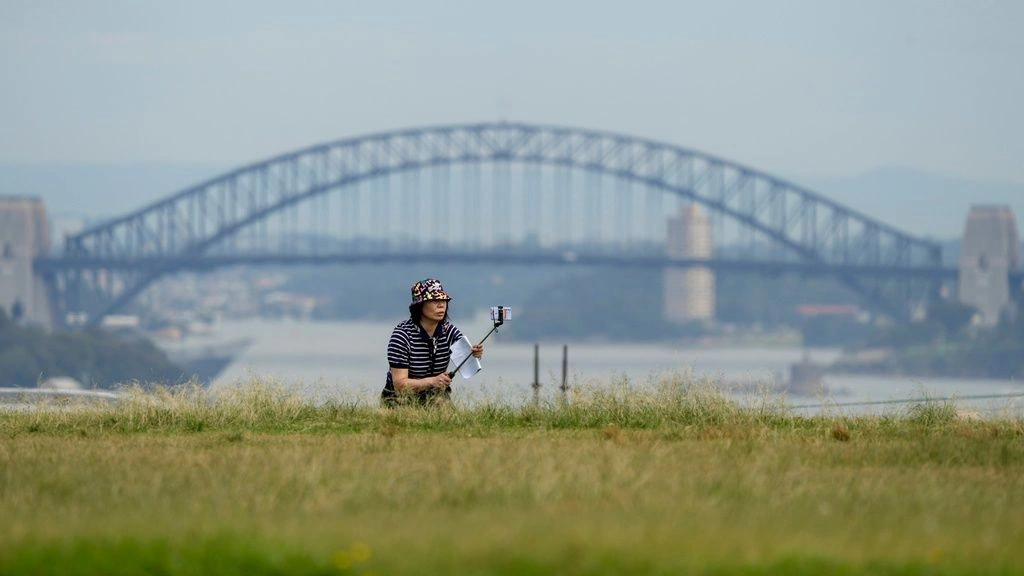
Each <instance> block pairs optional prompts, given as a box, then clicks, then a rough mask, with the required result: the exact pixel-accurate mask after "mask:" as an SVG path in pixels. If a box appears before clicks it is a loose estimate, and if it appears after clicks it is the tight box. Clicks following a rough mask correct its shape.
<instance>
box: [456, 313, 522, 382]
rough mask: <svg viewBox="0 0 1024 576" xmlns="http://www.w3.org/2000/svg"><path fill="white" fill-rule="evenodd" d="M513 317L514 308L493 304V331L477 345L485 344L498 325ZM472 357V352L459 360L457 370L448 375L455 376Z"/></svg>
mask: <svg viewBox="0 0 1024 576" xmlns="http://www.w3.org/2000/svg"><path fill="white" fill-rule="evenodd" d="M511 319H512V309H511V308H509V307H508V306H491V321H492V322H494V327H493V328H491V331H490V332H488V333H487V335H486V336H484V337H483V339H482V340H480V342H478V343H477V346H479V345H480V344H483V343H484V340H487V338H488V337H489V336H490V335H491V334H494V332H496V331H497V330H498V326H501V325H502V324H504V323H505V320H511ZM472 357H473V355H472V354H467V355H466V357H465V358H463V359H462V362H459V365H458V366H456V367H455V370H452V371H451V372H449V373H448V377H449V378H455V375H456V374H457V373H458V372H459V368H462V365H463V364H465V363H466V361H467V360H469V359H470V358H472Z"/></svg>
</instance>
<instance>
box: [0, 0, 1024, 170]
mask: <svg viewBox="0 0 1024 576" xmlns="http://www.w3.org/2000/svg"><path fill="white" fill-rule="evenodd" d="M1022 30H1024V2H1020V1H1018V0H1007V1H986V0H974V1H967V0H964V1H942V0H933V1H920V2H919V1H911V0H905V1H899V0H885V1H874V0H849V1H842V2H840V1H833V0H808V1H803V0H785V1H777V2H766V1H753V0H751V1H739V0H731V1H730V0H725V1H718V2H707V1H699V2H690V1H666V2H650V1H643V0H633V1H630V2H601V1H594V0H590V1H579V2H577V1H564V2H554V1H551V0H545V1H532V0H521V1H517V2H484V1H479V2H476V1H465V2H455V1H442V0H433V1H428V2H424V1H407V2H402V1H388V0H374V1H371V2H357V1H340V0H339V1H323V2H313V1H301V0H296V1H289V2H284V1H266V0H244V1H243V0H239V1H234V0H225V1H219V2H209V1H192V0H176V1H174V2H167V1H149V0H137V1H132V2H127V1H105V0H89V1H84V0H69V1H64V2H58V1H54V0H0V79H2V82H0V86H2V89H0V126H2V129H0V163H13V164H54V163H65V164H132V163H187V164H205V165H218V166H221V165H225V166H227V165H231V166H234V165H241V164H247V163H250V162H254V161H257V160H260V159H262V158H266V157H270V156H274V155H277V154H279V153H282V152H285V151H288V150H293V149H297V148H301V147H305V146H308V145H312V144H315V143H319V142H324V141H331V140H336V139H341V138H347V137H352V136H358V135H361V134H368V133H373V132H379V131H385V130H390V129H395V128H404V127H414V126H426V125H436V124H443V123H463V122H479V121H495V120H509V121H522V122H530V123H547V124H559V125H567V126H574V127H579V128H591V129H602V130H611V131H615V132H621V133H625V134H629V135H634V136H641V137H645V138H653V139H656V140H661V141H665V142H668V143H672V144H678V145H681V146H685V147H689V148H692V149H696V150H701V151H704V152H708V153H711V154H715V155H717V156H721V157H724V158H727V159H730V160H733V161H736V162H739V163H742V164H745V165H748V166H751V167H754V168H757V169H759V170H762V171H764V172H767V173H771V174H779V175H808V176H843V175H855V174H859V173H863V172H865V171H869V170H872V169H876V168H879V167H892V166H898V167H906V168H912V169H916V170H922V171H926V172H929V173H933V174H937V175H942V176H947V177H953V178H968V179H983V180H998V181H1007V182H1014V183H1024V161H1022V159H1024V113H1022V111H1021V106H1022V105H1024V34H1022V33H1021V31H1022Z"/></svg>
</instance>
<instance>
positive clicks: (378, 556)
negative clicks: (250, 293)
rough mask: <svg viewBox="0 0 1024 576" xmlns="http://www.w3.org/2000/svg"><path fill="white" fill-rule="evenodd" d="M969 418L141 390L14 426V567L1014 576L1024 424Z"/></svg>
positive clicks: (589, 401)
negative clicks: (402, 403) (409, 403)
mask: <svg viewBox="0 0 1024 576" xmlns="http://www.w3.org/2000/svg"><path fill="white" fill-rule="evenodd" d="M955 408H956V407H955V406H953V405H951V404H948V403H924V404H921V405H916V406H913V407H910V408H906V409H902V410H900V411H895V412H893V413H891V414H888V415H884V416H846V415H842V414H839V413H834V414H827V415H821V416H814V417H805V416H800V415H796V414H793V413H792V412H791V411H789V410H787V409H786V407H785V406H784V405H782V404H778V403H775V402H773V401H769V400H765V401H764V402H761V403H755V404H754V405H753V406H748V407H741V406H739V405H737V404H735V403H733V402H731V401H730V400H729V399H728V398H726V397H724V396H723V395H721V394H719V393H717V392H716V391H715V390H714V389H712V388H710V387H709V386H707V385H705V384H702V383H700V382H694V381H692V380H688V379H687V378H685V377H669V378H665V379H664V380H663V381H661V382H659V383H658V385H657V386H654V387H645V388H644V391H643V392H640V391H638V390H637V389H634V388H633V387H632V386H631V385H630V383H629V382H628V381H625V380H620V381H614V382H612V383H610V384H609V385H607V386H605V387H602V388H596V389H593V390H590V391H576V392H574V393H573V394H572V395H571V396H570V397H569V398H568V399H567V401H565V402H563V401H560V400H556V401H553V402H549V403H544V404H541V405H521V406H513V405H509V404H508V403H502V402H490V403H489V402H474V403H472V404H469V405H459V404H458V403H456V404H454V405H451V406H442V407H434V408H429V409H422V408H411V407H403V408H397V409H384V408H380V407H378V406H376V405H372V404H367V403H365V402H358V401H346V400H344V399H335V400H326V401H317V402H310V401H307V400H305V399H303V398H301V397H298V396H296V395H295V394H293V393H292V392H290V391H289V390H288V389H287V388H285V387H282V386H280V385H278V384H277V383H275V382H268V381H261V380H258V379H255V380H253V381H252V382H250V383H248V384H247V385H245V386H241V387H238V388H232V389H223V390H212V391H211V390H204V389H202V388H198V387H195V386H184V387H175V388H156V389H143V388H141V387H136V388H132V389H129V390H126V391H125V394H124V395H123V396H122V399H121V400H120V401H118V402H115V403H106V404H87V405H76V406H46V407H40V409H37V410H32V411H19V412H2V411H0V519H2V521H0V575H4V574H46V573H52V574H58V573H59V574H100V573H102V574H146V573H155V574H191V573H209V574H219V573H223V574H236V573H237V574H243V573H244V574H371V573H373V574H552V573H559V574H588V575H589V574H594V575H598V574H626V573H628V574H679V573H692V574H820V573H845V574H915V573H929V574H968V573H991V574H998V573H1007V574H1010V573H1019V572H1020V571H1021V570H1024V550H1022V549H1021V547H1020V546H1019V542H1021V541H1024V513H1022V511H1024V422H1022V421H1021V420H1020V419H1014V418H1002V419H989V420H980V419H974V418H962V417H960V416H959V415H958V412H957V411H956V409H955Z"/></svg>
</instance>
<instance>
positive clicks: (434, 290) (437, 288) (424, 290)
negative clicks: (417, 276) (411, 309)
mask: <svg viewBox="0 0 1024 576" xmlns="http://www.w3.org/2000/svg"><path fill="white" fill-rule="evenodd" d="M411 291H412V304H410V305H409V306H415V305H417V304H419V303H420V302H426V301H427V300H451V299H452V297H451V296H449V295H448V293H447V292H445V291H444V286H442V285H441V281H440V280H438V279H436V278H427V279H426V280H420V281H419V282H417V283H415V284H413V285H412V290H411Z"/></svg>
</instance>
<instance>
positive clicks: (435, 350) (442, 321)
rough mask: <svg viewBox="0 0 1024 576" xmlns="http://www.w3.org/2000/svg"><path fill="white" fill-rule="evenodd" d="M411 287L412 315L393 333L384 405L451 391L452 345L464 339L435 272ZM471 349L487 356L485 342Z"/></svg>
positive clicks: (428, 399) (423, 400) (433, 398)
mask: <svg viewBox="0 0 1024 576" xmlns="http://www.w3.org/2000/svg"><path fill="white" fill-rule="evenodd" d="M411 292H412V304H410V305H409V319H407V320H403V321H402V322H399V323H398V325H397V326H395V329H394V330H393V331H392V332H391V338H390V339H388V354H387V355H388V374H387V380H386V381H385V383H384V389H383V390H382V391H381V401H382V403H383V404H384V405H385V406H395V405H397V404H399V403H404V402H408V403H413V404H421V405H425V404H430V403H436V402H438V401H445V400H448V399H449V398H450V396H451V382H452V379H451V377H449V376H448V363H449V361H450V360H451V355H452V345H453V344H454V343H455V342H457V341H459V340H460V339H462V332H461V331H460V330H459V329H458V328H456V327H455V325H454V324H452V323H451V322H450V321H449V320H448V303H449V302H451V299H452V298H451V296H449V295H448V293H447V292H445V290H444V286H443V285H442V284H441V281H440V280H438V279H436V278H427V279H425V280H421V281H420V282H417V283H415V284H413V285H412V288H411ZM472 354H473V356H475V357H476V358H482V357H483V354H484V347H483V346H482V345H481V344H476V345H474V346H473V347H472Z"/></svg>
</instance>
